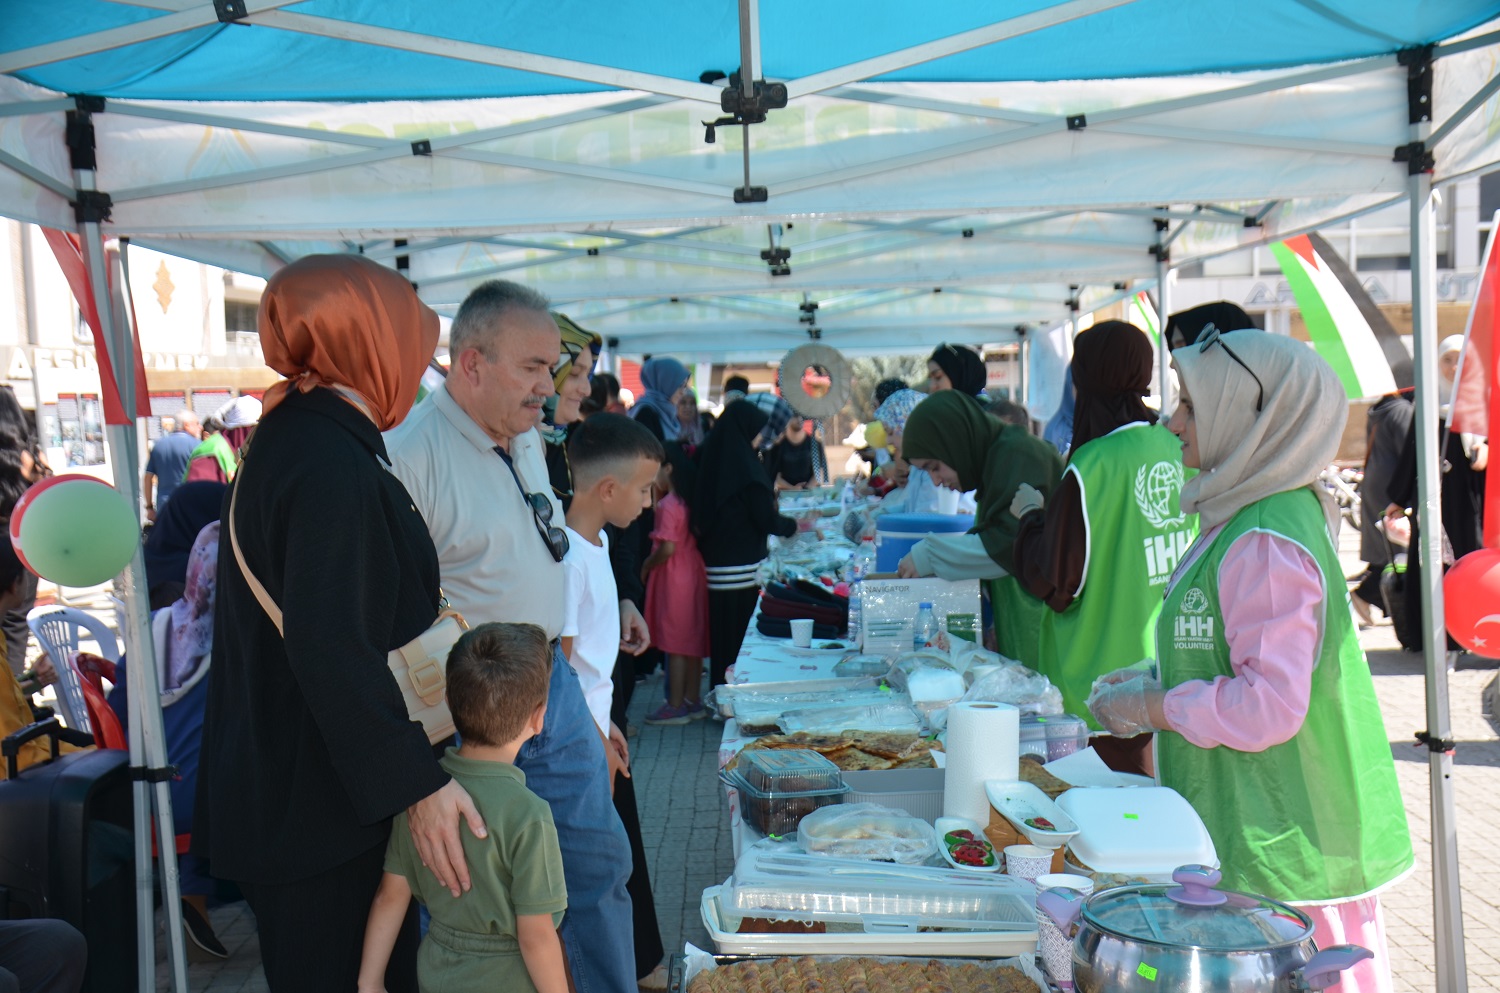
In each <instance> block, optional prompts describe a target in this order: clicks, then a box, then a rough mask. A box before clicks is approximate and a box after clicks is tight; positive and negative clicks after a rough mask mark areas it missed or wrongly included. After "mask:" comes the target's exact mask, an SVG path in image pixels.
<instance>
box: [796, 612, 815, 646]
mask: <svg viewBox="0 0 1500 993" xmlns="http://www.w3.org/2000/svg"><path fill="white" fill-rule="evenodd" d="M790 624H791V626H792V644H794V645H796V646H797V647H798V648H811V647H812V636H813V622H812V619H811V618H807V617H799V618H797V619H796V620H793V621H791V622H790Z"/></svg>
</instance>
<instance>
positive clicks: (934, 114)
mask: <svg viewBox="0 0 1500 993" xmlns="http://www.w3.org/2000/svg"><path fill="white" fill-rule="evenodd" d="M106 6H108V5H106ZM1064 6H1066V5H1064ZM252 20H253V18H252ZM1082 23H1083V22H1082V21H1080V22H1076V23H1075V26H1077V24H1082ZM236 33H238V34H249V33H253V32H247V31H245V29H243V28H239V29H235V30H231V31H229V32H227V34H228V35H229V36H232V35H234V34H236ZM215 41H216V42H218V41H219V39H218V38H216V39H215ZM1493 41H1494V39H1493V38H1491V37H1490V36H1489V35H1483V34H1481V35H1479V36H1478V37H1477V38H1474V39H1469V40H1459V41H1454V42H1449V43H1445V44H1443V45H1440V46H1438V48H1437V50H1436V52H1435V54H1436V55H1437V56H1438V57H1439V60H1438V62H1437V63H1436V67H1435V71H1434V84H1435V85H1434V91H1433V103H1434V105H1435V108H1436V115H1437V116H1436V119H1437V121H1438V122H1442V121H1444V120H1446V119H1448V118H1449V117H1451V116H1453V115H1454V114H1455V113H1456V112H1459V111H1461V110H1463V109H1465V104H1466V103H1467V102H1468V101H1469V100H1470V99H1471V97H1473V96H1474V95H1475V94H1476V93H1479V94H1480V95H1481V96H1488V94H1489V93H1490V92H1492V91H1493V88H1494V84H1493V83H1492V82H1491V76H1492V69H1491V67H1492V65H1493V60H1494V54H1495V46H1494V45H1493V44H1491V43H1492V42H1493ZM124 51H125V52H129V51H130V49H125V50H124ZM14 61H16V60H15V59H14V58H13V59H12V62H14ZM1398 62H1399V59H1398V56H1397V55H1395V54H1389V53H1387V54H1382V55H1374V56H1369V57H1365V58H1360V59H1353V60H1348V61H1340V62H1337V63H1335V64H1332V65H1326V66H1315V67H1301V68H1279V69H1267V70H1260V71H1253V72H1241V73H1235V74H1226V73H1211V74H1204V73H1199V74H1194V75H1185V76H1175V77H1168V78H1160V77H1157V78H1136V79H1088V80H1081V81H1080V80H1071V81H1069V80H1063V81H1046V82H903V83H886V82H865V81H860V80H859V79H857V78H856V79H853V80H850V81H848V82H844V83H841V84H840V85H836V86H830V87H826V88H817V89H816V90H815V91H810V92H809V94H808V95H806V96H803V97H801V98H799V99H796V100H794V101H793V102H792V103H791V105H790V106H789V107H787V108H786V109H783V110H772V111H770V112H769V116H768V119H767V120H766V121H765V122H764V123H759V124H755V125H752V126H749V127H748V128H740V127H726V128H721V129H720V130H719V132H718V135H719V139H718V142H717V143H716V144H714V145H708V144H705V143H704V142H703V140H702V139H703V133H702V131H703V129H702V126H701V125H700V123H699V122H700V121H702V120H705V119H711V118H713V117H714V116H716V114H717V113H718V109H717V108H716V107H715V106H713V105H712V104H711V103H707V102H705V101H706V100H711V99H717V98H718V95H719V93H720V87H722V85H723V84H722V83H721V84H719V85H718V86H711V85H703V84H692V85H691V86H690V87H687V88H686V92H688V93H690V95H689V96H674V95H671V94H663V93H660V92H655V93H653V92H624V93H622V92H609V91H606V92H587V93H558V94H553V95H547V96H515V97H508V98H496V99H468V100H430V101H382V102H374V103H372V102H351V103H329V102H317V103H313V102H300V103H290V102H269V103H244V102H238V103H237V102H188V101H181V100H178V101H161V100H143V99H134V98H126V99H115V98H113V97H109V98H106V99H105V102H104V104H103V107H104V111H103V112H102V113H95V114H93V115H92V123H93V127H94V130H95V135H96V140H97V145H98V168H97V172H96V175H95V177H94V178H95V182H96V184H97V188H98V189H100V190H102V191H104V192H105V193H107V194H108V196H109V200H110V208H109V225H108V230H109V232H110V233H112V234H117V235H121V236H129V237H131V238H132V239H133V240H134V241H135V243H137V244H141V245H143V246H148V247H152V248H157V249H160V250H163V251H168V252H173V253H175V254H179V255H185V256H188V257H192V258H197V259H201V260H204V261H210V262H214V263H217V264H221V265H225V266H228V267H231V268H235V269H239V270H242V271H248V272H253V273H257V274H260V275H268V274H269V273H270V272H271V271H273V270H274V269H275V268H276V267H278V266H279V265H281V264H283V263H284V262H285V261H286V260H288V259H290V258H294V257H297V256H299V255H303V254H307V253H310V252H318V251H348V250H359V251H364V252H366V253H367V254H371V255H373V256H374V257H377V258H380V259H382V260H384V261H387V262H388V263H390V264H395V262H396V259H397V258H401V259H402V260H403V263H404V264H405V265H406V266H409V274H410V275H411V277H412V278H413V280H414V281H415V282H416V283H417V284H418V287H419V292H421V294H422V296H423V297H424V298H425V299H426V300H427V301H428V302H429V303H430V304H432V305H433V306H435V307H437V308H439V309H440V310H445V311H447V312H450V313H451V311H452V309H453V308H454V307H456V305H457V303H458V302H459V301H460V300H462V298H463V296H464V295H465V294H466V293H467V291H468V290H469V289H471V288H472V287H473V286H474V285H475V284H477V283H478V282H479V281H481V280H482V279H484V278H489V277H492V276H503V277H506V278H512V279H519V280H522V281H524V282H527V283H529V284H531V285H533V286H536V287H537V288H538V289H541V290H543V291H544V292H546V293H547V294H549V295H550V296H551V297H552V298H553V299H554V300H555V301H556V302H557V304H558V305H559V306H560V307H561V308H563V309H566V310H568V311H569V313H570V314H572V315H573V316H574V317H575V318H576V319H577V320H579V321H581V322H582V323H584V325H585V326H588V327H591V328H595V329H597V330H599V331H601V332H602V333H604V334H606V335H609V336H611V337H618V338H620V339H621V348H622V349H623V350H625V351H632V352H643V351H651V350H655V351H662V350H684V351H686V350H691V351H693V352H695V353H698V354H715V353H716V354H724V353H728V352H733V353H741V352H744V351H746V350H750V351H753V352H754V353H756V354H757V355H765V354H770V353H772V352H775V351H777V350H778V349H780V348H782V347H783V345H785V344H786V343H787V340H788V338H789V337H793V338H794V337H796V333H797V332H799V331H802V330H804V329H805V325H803V324H800V323H799V321H798V318H799V317H801V316H803V312H802V311H799V310H797V309H796V305H797V304H800V303H802V302H803V301H804V299H808V300H811V301H813V302H817V303H819V305H820V310H819V312H818V324H819V326H820V327H821V328H822V329H823V330H824V331H825V333H826V334H827V335H828V336H829V340H830V341H833V340H834V339H835V338H837V339H838V344H839V347H848V348H850V349H858V348H860V347H864V348H866V349H871V350H879V349H882V348H884V347H886V340H885V339H883V338H882V337H881V335H880V334H879V332H880V330H881V329H882V327H887V326H892V325H894V324H896V323H899V322H900V321H901V320H906V321H907V322H908V324H907V328H908V332H909V334H908V335H907V336H906V337H905V338H903V339H901V340H902V341H903V342H905V343H910V344H911V345H912V346H913V347H917V348H920V347H921V346H922V345H931V344H933V343H935V342H937V341H941V340H946V339H948V338H953V339H956V340H970V341H981V340H982V341H1000V340H1005V339H1006V338H1007V337H1009V332H1010V329H1011V328H1013V327H1014V326H1015V325H1017V324H1038V323H1039V324H1055V323H1057V322H1059V321H1061V320H1063V319H1064V318H1065V317H1066V316H1067V313H1068V309H1067V301H1068V300H1069V298H1070V297H1073V296H1076V295H1077V294H1075V293H1074V292H1073V291H1071V290H1070V289H1069V286H1070V285H1077V286H1082V287H1084V288H1085V291H1084V293H1085V296H1086V297H1089V298H1091V299H1099V298H1101V297H1103V296H1106V295H1107V294H1108V292H1109V291H1111V290H1112V289H1113V287H1114V284H1116V283H1121V282H1128V281H1132V280H1143V279H1153V278H1154V277H1155V275H1156V260H1155V258H1154V257H1153V256H1152V255H1151V254H1150V250H1151V247H1152V246H1153V245H1156V244H1159V243H1160V244H1164V245H1166V246H1167V250H1168V251H1170V253H1171V257H1172V260H1173V263H1174V264H1177V265H1180V264H1185V263H1188V262H1192V261H1194V260H1197V259H1200V258H1203V257H1205V256H1209V255H1214V254H1220V253H1223V252H1225V251H1231V250H1234V249H1236V248H1240V247H1244V246H1246V245H1250V244H1256V243H1263V242H1266V241H1272V240H1276V239H1278V238H1282V237H1285V236H1287V235H1289V234H1292V233H1297V232H1300V231H1305V230H1310V229H1314V228H1317V227H1319V226H1324V225H1327V224H1328V223H1330V222H1331V221H1333V220H1336V219H1339V218H1342V217H1346V216H1349V215H1351V214H1353V213H1358V212H1360V211H1363V210H1368V209H1370V208H1372V207H1374V206H1378V205H1382V204H1386V203H1390V202H1393V201H1394V200H1397V199H1399V198H1401V197H1403V196H1404V195H1405V183H1406V175H1405V170H1404V169H1403V168H1401V167H1400V166H1399V165H1396V164H1394V163H1393V161H1392V159H1393V153H1394V151H1395V149H1396V147H1397V146H1398V145H1404V144H1405V143H1406V141H1407V134H1406V132H1407V76H1408V72H1407V69H1406V68H1405V67H1404V66H1402V65H1400V64H1398ZM5 64H6V63H5V59H4V58H3V57H0V65H5ZM791 85H792V88H793V89H794V90H795V89H796V88H797V85H796V81H793V83H792V84H791ZM658 89H670V87H666V86H664V85H659V86H658ZM73 107H74V102H73V101H72V100H71V99H68V98H66V97H64V96H62V95H61V94H59V93H57V92H54V91H48V90H43V89H41V88H39V87H37V86H34V85H31V84H29V83H26V82H23V81H22V80H20V79H17V78H14V77H0V112H3V113H4V114H5V116H4V117H3V118H0V165H4V166H8V167H9V168H5V169H0V202H4V203H6V204H7V213H9V214H10V215H11V216H16V217H21V218H24V219H26V220H32V221H35V222H37V223H42V224H47V225H49V226H53V227H63V228H67V227H71V226H72V225H73V223H74V221H73V208H72V207H71V206H70V201H72V200H74V199H76V196H75V192H74V184H73V181H72V179H71V178H70V174H69V163H68V154H67V147H66V144H65V140H64V132H65V129H66V113H67V111H68V110H69V109H72V108H73ZM746 132H748V135H749V141H750V148H749V156H748V163H749V172H750V176H751V182H752V183H753V184H754V185H757V186H763V187H765V188H766V190H767V198H766V200H765V201H764V202H758V203H737V202H736V197H735V193H736V190H737V189H739V188H740V186H741V185H742V183H743V169H744V163H745V161H746V160H745V159H744V157H743V155H742V153H743V152H744V151H745V150H744V148H743V145H742V142H743V141H744V139H745V134H746ZM414 149H415V151H414ZM1436 151H1437V154H1436V161H1435V163H1434V173H1433V175H1434V178H1435V180H1436V181H1438V182H1441V181H1443V180H1447V179H1451V178H1454V177H1457V176H1461V175H1465V174H1467V173H1469V172H1472V171H1474V170H1476V169H1482V168H1484V167H1486V166H1487V165H1489V164H1491V163H1492V162H1493V161H1495V159H1496V158H1497V156H1496V155H1495V148H1494V143H1493V142H1492V141H1491V139H1490V137H1489V118H1488V115H1487V114H1471V115H1465V116H1463V117H1462V118H1455V126H1454V128H1453V129H1452V132H1451V134H1448V135H1447V136H1446V138H1445V140H1444V141H1443V142H1442V143H1441V144H1440V145H1438V146H1437V150H1436ZM1159 220H1165V221H1166V223H1167V225H1168V227H1167V228H1166V230H1164V231H1163V230H1159V225H1158V221H1159ZM772 225H781V228H780V229H779V234H778V235H777V236H776V237H775V240H774V243H773V237H772V234H771V231H772V227H771V226H772ZM396 239H401V240H403V241H404V242H405V244H404V245H400V244H398V243H397V241H396ZM775 246H779V247H782V248H785V249H788V250H790V256H789V258H787V259H786V260H785V268H786V269H787V270H789V272H786V273H785V274H779V275H778V274H773V268H774V266H775V265H776V264H777V260H772V264H768V262H767V261H765V260H764V259H763V257H762V254H761V253H762V252H763V251H766V250H768V249H770V248H772V247H775ZM1016 287H1023V289H1022V290H1020V291H1017V290H1016V289H1015V288H1016ZM934 289H941V290H943V291H944V293H947V294H954V295H950V296H944V297H942V298H941V299H939V298H938V295H936V294H932V293H931V291H932V290H934ZM896 290H906V291H909V292H908V295H907V297H906V299H905V300H904V302H903V303H902V304H901V305H899V306H898V305H893V304H892V303H891V301H890V292H889V291H896ZM869 291H887V292H886V293H885V295H884V296H880V295H870V296H869V297H868V298H861V299H860V300H851V299H850V297H851V295H856V296H857V295H859V294H866V293H868V292H869ZM924 293H925V294H927V295H928V296H929V297H930V298H929V299H924V298H923V297H922V294H924ZM803 294H807V297H806V298H804V296H803ZM962 294H967V297H966V304H958V303H954V302H953V301H954V299H955V296H958V295H962ZM751 296H754V297H765V298H766V300H765V301H764V305H763V306H757V307H755V308H752V309H751V310H750V311H747V308H746V306H745V305H744V303H745V301H744V298H746V297H751ZM1018 297H1019V299H1018ZM673 298H675V299H676V300H677V301H678V303H677V304H673V303H672V300H673ZM832 300H838V301H839V303H838V305H833V304H832V303H831V301H832ZM861 300H865V301H866V302H861ZM683 301H692V302H693V304H694V305H693V306H682V305H681V303H682V302H683ZM981 301H982V304H981ZM871 306H874V307H877V308H880V309H883V310H884V311H885V313H886V316H887V317H888V318H889V320H890V322H891V323H890V324H883V323H881V322H877V321H872V320H871V318H872V317H873V315H872V314H871V311H870V307H871ZM841 308H842V313H840V309H841ZM887 337H889V336H887Z"/></svg>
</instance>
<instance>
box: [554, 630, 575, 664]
mask: <svg viewBox="0 0 1500 993" xmlns="http://www.w3.org/2000/svg"><path fill="white" fill-rule="evenodd" d="M557 643H558V644H559V645H561V646H562V654H563V658H565V659H567V660H568V661H570V662H571V661H572V660H573V636H572V635H567V636H565V637H562V638H559V639H557Z"/></svg>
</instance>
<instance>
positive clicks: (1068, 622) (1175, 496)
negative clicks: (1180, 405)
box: [1036, 424, 1198, 730]
mask: <svg viewBox="0 0 1500 993" xmlns="http://www.w3.org/2000/svg"><path fill="white" fill-rule="evenodd" d="M1068 473H1072V474H1073V476H1074V477H1075V478H1077V480H1078V487H1079V489H1080V490H1081V491H1082V493H1083V511H1084V521H1085V525H1086V528H1087V541H1088V560H1087V565H1086V566H1085V568H1084V575H1083V582H1082V583H1081V584H1080V585H1079V587H1078V589H1077V591H1076V592H1075V593H1074V600H1073V602H1072V603H1071V604H1069V605H1068V609H1067V610H1065V611H1063V612H1062V613H1060V614H1059V613H1057V612H1056V611H1054V610H1051V609H1048V610H1044V611H1043V612H1042V616H1041V630H1040V637H1041V643H1040V648H1041V650H1040V653H1039V654H1040V657H1039V659H1038V663H1037V666H1036V668H1037V669H1038V671H1040V672H1041V673H1043V674H1044V675H1045V676H1046V677H1047V678H1048V679H1050V680H1052V685H1054V686H1056V687H1057V688H1058V689H1059V690H1061V691H1062V696H1063V705H1064V706H1065V707H1066V708H1067V712H1068V713H1070V714H1077V715H1078V716H1080V717H1083V718H1086V719H1087V720H1088V722H1089V726H1090V727H1091V728H1093V729H1095V730H1100V726H1099V723H1098V722H1097V721H1095V720H1094V718H1093V715H1091V714H1090V713H1089V710H1088V706H1087V705H1086V703H1085V701H1087V700H1088V696H1089V690H1090V689H1092V688H1093V685H1094V680H1095V679H1097V678H1099V677H1100V676H1102V675H1104V674H1105V673H1106V672H1113V671H1114V670H1116V669H1120V668H1123V667H1125V666H1128V665H1133V664H1135V663H1136V662H1139V661H1140V660H1141V659H1149V658H1152V657H1154V656H1155V654H1156V651H1155V646H1156V616H1157V614H1158V613H1159V612H1160V611H1161V597H1162V592H1163V591H1164V590H1165V589H1166V588H1167V581H1168V580H1169V579H1171V578H1172V573H1173V572H1174V571H1175V570H1176V568H1177V562H1178V560H1179V559H1180V558H1181V557H1182V555H1183V554H1184V553H1185V552H1186V551H1187V550H1188V547H1189V546H1190V545H1192V543H1193V539H1194V538H1195V537H1197V534H1198V515H1196V514H1184V513H1183V512H1182V508H1181V507H1180V506H1179V503H1178V501H1179V498H1180V496H1181V494H1182V483H1183V480H1184V478H1185V477H1186V473H1185V471H1184V470H1183V467H1182V443H1181V442H1179V441H1178V440H1177V438H1176V437H1175V436H1174V435H1173V434H1172V432H1170V431H1168V430H1167V429H1166V428H1163V427H1159V426H1156V425H1151V424H1133V425H1128V426H1126V427H1122V428H1120V429H1118V430H1116V431H1112V432H1111V433H1109V434H1107V435H1105V436H1104V437H1102V438H1096V439H1094V440H1093V441H1090V442H1088V443H1087V444H1085V445H1084V446H1083V447H1082V448H1080V449H1078V451H1076V452H1074V453H1073V456H1072V459H1071V460H1070V461H1069V463H1068V468H1067V470H1066V472H1064V473H1063V475H1064V476H1066V475H1067V474H1068Z"/></svg>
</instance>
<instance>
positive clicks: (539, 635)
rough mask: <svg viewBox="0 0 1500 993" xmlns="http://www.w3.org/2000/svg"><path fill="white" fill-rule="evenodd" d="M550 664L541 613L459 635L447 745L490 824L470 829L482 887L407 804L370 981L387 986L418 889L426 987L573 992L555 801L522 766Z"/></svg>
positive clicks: (365, 967) (421, 981)
mask: <svg viewBox="0 0 1500 993" xmlns="http://www.w3.org/2000/svg"><path fill="white" fill-rule="evenodd" d="M551 672H552V651H551V647H550V646H549V645H548V643H547V636H546V635H545V634H544V633H543V632H542V629H541V628H539V627H537V626H536V625H534V624H482V625H480V626H479V627H477V628H475V629H474V630H472V631H470V632H468V633H467V634H465V635H464V636H463V637H462V638H460V639H459V640H458V642H457V643H456V644H455V645H454V646H453V650H452V652H450V653H449V655H448V707H449V709H450V710H451V711H452V713H453V723H454V725H455V726H456V727H457V728H458V733H459V737H460V739H461V740H462V742H463V744H462V745H460V746H459V747H458V748H456V749H454V748H450V749H448V753H447V754H446V755H444V756H443V758H442V766H443V769H444V770H446V771H447V772H448V774H449V775H451V776H452V777H453V778H454V779H456V780H458V782H459V783H460V784H462V786H463V787H464V789H466V790H468V792H469V795H470V796H471V797H473V798H474V803H475V805H476V806H478V807H479V813H480V814H481V815H482V816H483V817H484V823H485V825H486V827H487V828H488V832H487V836H486V837H484V838H477V837H475V836H474V835H473V834H472V833H470V832H467V831H465V832H461V833H462V835H463V845H464V857H465V859H467V861H468V864H469V871H470V875H471V877H472V878H473V888H472V889H471V890H470V891H469V892H467V893H465V894H464V895H463V896H461V897H456V898H455V897H454V896H453V895H452V894H451V893H450V892H449V891H448V889H447V887H445V886H443V885H441V884H440V883H439V882H438V881H437V877H436V876H434V875H433V874H432V872H431V871H429V870H428V869H427V868H426V867H424V866H423V865H422V863H421V860H420V859H419V858H418V857H417V852H416V846H415V845H414V844H413V842H412V837H411V831H410V830H409V828H408V826H407V820H406V818H407V815H406V814H405V813H404V812H403V813H401V814H399V815H397V817H396V823H395V824H394V825H393V826H392V829H391V841H390V847H389V848H388V849H387V850H386V856H385V878H384V879H382V880H381V884H380V890H379V891H378V892H377V893H376V894H375V902H374V904H373V905H372V906H371V907H370V920H369V923H368V925H367V926H366V929H365V947H364V957H363V959H362V961H361V963H360V970H359V991H360V993H376V991H383V990H384V988H385V970H386V965H387V964H388V963H389V961H390V956H391V949H392V948H393V947H394V945H395V942H396V935H397V933H398V932H399V931H400V929H401V924H402V921H403V920H404V919H405V917H406V912H407V908H408V907H409V906H410V904H411V898H412V897H413V896H415V897H416V898H417V899H418V900H419V901H421V903H422V904H424V905H425V906H426V907H427V909H428V911H429V912H430V913H431V915H432V925H431V927H430V928H429V929H428V931H427V937H426V938H424V939H423V940H422V945H421V948H420V949H419V950H418V952H417V983H418V986H419V987H420V988H421V989H422V990H423V991H424V993H427V991H432V990H438V989H441V990H444V991H445V993H459V991H467V990H474V991H480V990H483V991H485V993H491V991H494V990H516V991H525V993H533V991H535V993H567V989H568V979H567V971H566V967H565V966H564V964H563V951H562V943H561V941H559V940H558V937H557V925H558V924H559V923H561V922H562V916H563V910H564V909H566V907H567V905H568V895H567V888H566V886H565V885H564V882H563V869H562V852H561V850H560V849H559V848H558V844H557V830H556V828H554V827H553V824H552V811H551V808H549V807H548V806H547V803H546V801H544V800H542V799H541V797H539V796H537V795H536V794H535V793H532V792H531V791H530V790H528V789H527V788H526V776H525V775H524V774H523V773H522V772H521V771H520V770H519V769H517V768H516V767H515V760H516V753H517V752H518V751H520V749H521V746H522V745H523V744H524V743H525V742H526V741H527V740H528V739H530V738H532V737H533V736H535V735H537V734H540V733H541V730H542V716H543V714H544V713H545V712H546V709H547V683H548V680H549V678H550V677H551Z"/></svg>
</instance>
